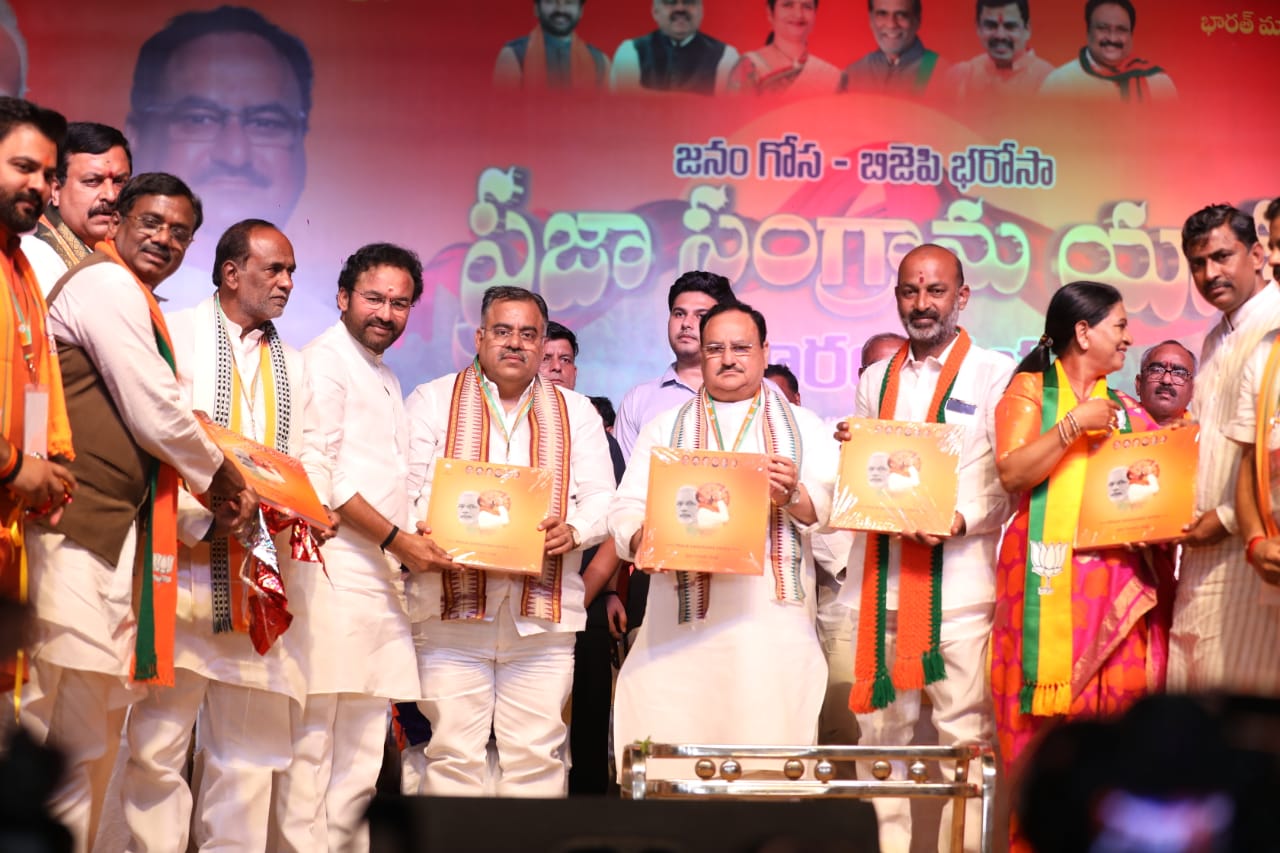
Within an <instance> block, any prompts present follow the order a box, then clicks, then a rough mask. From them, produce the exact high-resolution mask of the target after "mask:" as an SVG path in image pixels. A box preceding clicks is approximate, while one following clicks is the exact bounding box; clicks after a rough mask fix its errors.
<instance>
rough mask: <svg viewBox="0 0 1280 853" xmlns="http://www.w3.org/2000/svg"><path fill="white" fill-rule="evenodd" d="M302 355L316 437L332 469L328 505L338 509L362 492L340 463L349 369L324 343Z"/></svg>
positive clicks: (326, 462) (329, 468)
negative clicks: (313, 413)
mask: <svg viewBox="0 0 1280 853" xmlns="http://www.w3.org/2000/svg"><path fill="white" fill-rule="evenodd" d="M302 357H303V360H304V361H305V362H306V366H307V375H308V377H309V378H310V380H311V406H312V409H313V410H314V411H315V412H316V417H315V419H314V420H315V421H316V423H315V425H314V427H312V428H314V429H316V430H318V431H319V435H318V436H315V437H313V440H314V441H316V442H317V445H318V446H319V447H323V448H324V450H323V453H324V460H325V464H326V465H327V467H328V470H329V488H328V491H329V500H330V503H329V508H330V509H336V508H338V507H340V506H342V505H343V504H345V503H346V502H347V501H349V500H351V499H352V498H353V497H355V496H356V494H357V493H358V492H359V488H357V486H356V484H355V483H353V482H352V481H351V480H350V478H348V477H347V476H346V475H345V474H344V473H343V471H342V467H341V466H340V465H338V456H339V454H341V452H342V431H343V426H344V424H345V423H346V408H347V388H346V378H347V369H346V366H345V365H343V364H342V360H341V358H339V356H338V354H337V353H335V352H333V351H332V350H330V349H328V348H327V347H324V346H312V347H308V348H307V349H305V350H303V351H302ZM309 473H310V472H308V474H309Z"/></svg>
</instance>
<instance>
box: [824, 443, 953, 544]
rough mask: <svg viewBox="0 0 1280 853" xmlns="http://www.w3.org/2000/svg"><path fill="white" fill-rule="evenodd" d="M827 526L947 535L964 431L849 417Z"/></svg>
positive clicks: (949, 529)
mask: <svg viewBox="0 0 1280 853" xmlns="http://www.w3.org/2000/svg"><path fill="white" fill-rule="evenodd" d="M846 422H847V423H848V424H849V431H850V433H852V437H851V438H850V439H849V440H848V441H846V442H844V444H842V445H841V447H840V473H839V475H838V476H837V478H836V486H835V497H834V500H833V503H832V508H831V526H832V527H841V528H846V529H849V530H867V531H876V532H879V533H903V532H914V531H921V532H923V533H929V534H933V535H935V536H949V535H950V534H951V525H952V522H953V520H954V518H955V511H956V495H957V491H958V488H959V475H958V471H959V468H960V445H961V442H962V441H963V439H964V428H963V427H962V426H959V425H957V424H925V423H908V422H905V421H882V420H876V419H872V418H847V419H846Z"/></svg>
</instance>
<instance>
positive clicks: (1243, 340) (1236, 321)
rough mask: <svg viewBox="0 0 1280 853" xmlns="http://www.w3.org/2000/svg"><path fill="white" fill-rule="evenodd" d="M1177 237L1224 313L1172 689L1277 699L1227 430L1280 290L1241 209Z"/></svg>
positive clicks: (1209, 351)
mask: <svg viewBox="0 0 1280 853" xmlns="http://www.w3.org/2000/svg"><path fill="white" fill-rule="evenodd" d="M1182 234H1183V240H1182V242H1183V252H1184V254H1186V256H1187V262H1188V264H1189V266H1190V267H1191V276H1192V279H1193V280H1194V281H1195V285H1196V289H1197V290H1198V291H1199V292H1200V294H1201V295H1202V296H1203V297H1204V298H1205V299H1206V301H1208V302H1210V303H1211V304H1212V305H1213V306H1214V307H1215V308H1218V310H1220V311H1222V312H1223V315H1222V319H1221V320H1219V321H1218V323H1217V324H1216V325H1215V326H1214V327H1213V329H1211V330H1210V331H1209V334H1208V335H1206V336H1205V341H1204V349H1203V350H1202V352H1201V356H1200V373H1199V375H1198V376H1197V377H1196V393H1195V397H1194V398H1193V399H1192V401H1191V410H1190V411H1191V415H1192V417H1193V419H1195V420H1196V421H1198V422H1199V424H1200V463H1199V467H1198V468H1197V473H1196V515H1197V518H1196V521H1195V522H1194V523H1193V524H1192V525H1191V526H1190V528H1189V530H1188V533H1187V538H1186V539H1185V540H1184V545H1186V547H1184V548H1183V551H1182V564H1181V567H1180V569H1179V575H1178V591H1177V595H1176V597H1175V599H1174V608H1173V628H1172V630H1171V631H1170V635H1169V683H1168V686H1169V690H1170V691H1193V692H1200V691H1206V690H1225V691H1234V692H1240V693H1263V694H1269V695H1275V686H1276V677H1277V676H1276V665H1275V662H1276V656H1275V650H1274V646H1272V647H1270V648H1261V647H1259V646H1258V645H1257V642H1258V638H1259V634H1260V632H1261V633H1262V634H1263V635H1264V636H1265V634H1266V629H1265V626H1266V625H1267V623H1268V621H1269V620H1272V619H1274V616H1271V615H1269V611H1267V610H1262V609H1260V608H1259V603H1258V592H1259V589H1260V582H1259V579H1258V577H1257V574H1256V573H1255V571H1254V570H1253V568H1252V567H1251V566H1249V564H1248V563H1247V561H1246V560H1245V553H1244V546H1245V543H1244V541H1242V540H1241V538H1240V526H1239V523H1238V520H1237V519H1236V513H1235V491H1236V480H1237V475H1238V472H1239V465H1240V457H1241V451H1242V445H1241V444H1240V443H1239V441H1233V440H1232V437H1233V436H1234V435H1235V433H1233V432H1231V429H1230V428H1231V425H1232V423H1233V422H1234V421H1236V419H1237V407H1238V405H1239V400H1240V394H1241V390H1242V381H1243V374H1244V370H1245V366H1246V364H1247V363H1248V361H1249V359H1250V358H1251V357H1253V356H1254V354H1255V353H1256V352H1257V351H1258V350H1259V348H1260V347H1261V342H1262V340H1263V336H1264V335H1266V334H1267V333H1268V332H1270V331H1272V330H1273V329H1275V328H1277V326H1280V288H1278V287H1277V285H1276V284H1274V283H1267V282H1265V281H1264V279H1263V275H1262V271H1263V267H1264V264H1265V261H1266V257H1265V254H1264V252H1263V249H1262V245H1261V244H1260V243H1259V242H1258V238H1257V231H1256V229H1255V227H1254V223H1253V219H1252V217H1250V216H1248V215H1247V214H1245V213H1244V212H1242V211H1239V210H1236V209H1234V208H1231V207H1227V206H1225V205H1215V206H1213V207H1207V208H1205V209H1203V210H1201V211H1199V212H1197V213H1195V214H1194V215H1192V216H1191V218H1190V219H1188V220H1187V222H1186V224H1185V225H1184V226H1183V230H1182Z"/></svg>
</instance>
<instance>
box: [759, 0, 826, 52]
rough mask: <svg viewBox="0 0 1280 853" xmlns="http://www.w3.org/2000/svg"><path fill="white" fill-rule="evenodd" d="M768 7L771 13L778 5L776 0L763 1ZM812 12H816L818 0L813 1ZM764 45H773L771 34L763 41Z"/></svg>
mask: <svg viewBox="0 0 1280 853" xmlns="http://www.w3.org/2000/svg"><path fill="white" fill-rule="evenodd" d="M764 2H765V3H767V4H768V5H769V11H770V12H772V11H773V8H774V6H776V5H777V4H778V0H764ZM813 11H815V12H816V11H818V0H813ZM764 43H765V44H773V33H772V32H770V33H769V37H768V38H767V39H765V40H764Z"/></svg>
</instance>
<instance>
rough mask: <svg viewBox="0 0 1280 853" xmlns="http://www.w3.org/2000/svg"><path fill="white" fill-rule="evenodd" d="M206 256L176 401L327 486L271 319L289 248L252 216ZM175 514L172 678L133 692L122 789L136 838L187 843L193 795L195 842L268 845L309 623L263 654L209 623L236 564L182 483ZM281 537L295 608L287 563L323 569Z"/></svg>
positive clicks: (288, 358)
mask: <svg viewBox="0 0 1280 853" xmlns="http://www.w3.org/2000/svg"><path fill="white" fill-rule="evenodd" d="M215 258H216V260H215V268H216V269H217V270H218V274H219V277H220V280H221V284H220V285H219V287H218V290H217V291H216V293H215V294H214V295H212V296H210V297H209V298H208V299H206V300H205V301H204V302H202V303H200V304H199V305H198V306H196V307H194V308H189V309H187V310H185V311H179V312H177V313H175V314H172V315H169V316H168V317H167V322H168V324H169V332H170V334H171V335H172V337H173V342H174V355H175V357H176V360H177V365H178V379H179V382H180V383H181V386H182V392H183V402H184V404H185V405H186V406H187V407H188V408H190V409H195V410H199V411H203V412H206V413H208V414H209V415H210V416H211V417H213V418H215V420H218V421H219V422H222V421H223V420H226V421H227V422H228V425H230V424H236V425H238V426H239V429H240V432H241V433H242V434H244V435H247V436H248V437H249V438H252V439H254V440H255V441H259V442H262V443H265V444H268V445H269V446H272V447H275V448H277V449H281V450H284V451H286V452H288V453H289V455H291V456H294V457H298V458H301V459H302V460H303V461H304V464H306V465H307V466H308V467H309V468H310V469H311V470H312V471H313V472H314V473H313V475H312V478H313V480H314V481H315V482H317V483H319V484H320V485H321V487H322V491H324V494H325V496H326V497H327V476H326V472H325V466H324V447H323V437H322V436H320V435H319V434H318V432H317V431H316V430H315V429H311V430H308V429H307V424H308V418H307V415H308V414H309V412H308V408H309V407H310V405H311V390H310V385H309V383H308V382H307V378H306V371H305V369H304V367H303V363H302V355H301V353H299V352H298V351H297V350H295V349H294V348H293V347H290V346H288V345H287V344H285V343H284V342H282V341H280V340H279V337H278V336H277V335H276V332H275V327H274V325H273V324H272V323H271V321H272V320H274V319H275V318H277V317H279V316H280V314H281V313H282V312H283V311H284V306H285V303H286V302H287V300H288V298H289V294H290V292H291V291H292V289H293V278H292V274H293V269H294V260H293V247H292V245H290V243H289V240H288V239H287V238H286V237H285V236H284V234H282V233H280V232H279V231H278V230H276V228H274V227H273V226H271V225H268V224H266V223H264V222H261V221H259V220H250V221H248V222H244V223H238V224H237V225H234V226H232V227H231V229H229V230H228V231H227V233H226V234H224V235H223V236H222V238H221V240H219V243H218V249H217V252H216V253H215ZM232 370H234V371H235V372H236V379H237V380H238V381H235V382H233V381H232V378H231V375H230V371H232ZM223 371H226V374H225V375H223ZM220 379H221V380H224V381H220ZM236 392H239V393H238V394H237V393H236ZM268 406H270V407H272V409H273V410H272V411H270V412H268ZM268 433H270V434H268ZM323 499H325V498H322V500H323ZM178 523H179V527H178V535H179V538H180V539H181V541H182V546H183V547H182V548H180V549H179V551H178V588H179V592H178V624H177V633H176V649H175V654H174V667H175V681H176V683H175V686H174V687H172V688H169V689H166V690H157V691H152V692H151V693H150V694H148V696H147V697H146V698H145V699H143V700H142V701H140V702H138V703H137V704H135V705H134V706H133V709H132V710H131V711H130V714H129V722H128V726H127V729H126V731H127V737H128V741H129V761H128V763H127V764H126V766H125V770H124V776H123V779H122V783H121V799H122V800H123V802H124V811H125V819H126V822H127V824H128V826H129V831H130V833H131V835H132V836H133V843H132V845H131V847H132V848H136V849H142V850H149V851H162V850H171V851H175V853H181V851H185V850H186V848H187V837H188V827H189V826H191V815H192V799H193V796H194V799H195V801H196V821H195V826H194V833H195V839H194V841H195V843H196V846H197V847H199V848H200V849H240V850H265V849H266V846H267V829H268V824H269V820H268V817H269V810H270V806H271V783H272V773H273V772H274V771H280V770H284V769H285V768H286V767H288V765H289V761H290V758H291V757H292V748H291V747H292V742H293V738H292V732H291V729H290V706H291V705H300V704H301V703H302V701H303V699H304V697H305V696H306V683H305V681H304V680H303V673H302V667H301V662H302V657H303V654H304V653H305V648H304V647H303V646H304V643H303V642H301V639H302V635H304V634H305V633H306V631H307V626H306V624H305V621H300V620H298V619H296V618H295V620H294V622H293V624H292V625H291V626H290V627H289V629H288V630H287V631H286V632H285V633H284V636H283V637H282V638H280V639H278V640H276V641H275V642H274V643H273V644H272V646H271V648H270V649H269V650H268V651H267V653H266V654H261V655H260V654H258V652H257V651H255V650H254V647H253V643H252V641H251V640H250V637H249V636H248V634H247V633H244V632H243V629H241V630H234V631H233V630H231V625H230V624H227V625H225V626H224V627H223V628H222V630H221V631H218V630H217V629H215V622H216V621H218V620H216V619H215V616H216V615H217V614H218V613H219V612H221V613H222V614H223V617H224V619H225V620H226V621H227V622H229V621H230V617H231V612H232V611H231V607H232V606H233V604H232V601H231V599H232V598H233V597H235V596H237V595H239V596H243V595H245V593H246V590H244V589H243V588H241V587H240V586H239V585H238V584H234V578H235V577H236V576H238V575H239V573H240V568H241V567H240V565H239V564H238V563H236V564H234V565H233V564H232V560H231V559H230V558H229V557H226V556H221V555H225V554H226V553H227V548H226V546H225V545H219V548H218V551H219V555H220V558H219V560H218V563H219V566H218V568H219V569H220V572H219V578H220V581H219V582H218V583H217V584H215V581H214V579H213V577H212V571H211V566H212V563H213V560H211V553H212V547H213V541H212V540H214V539H215V538H216V537H219V536H221V537H222V538H225V537H226V533H225V531H224V530H223V529H222V527H223V526H222V525H221V524H218V519H217V518H216V517H215V514H214V513H213V512H212V511H211V510H210V509H208V508H206V507H205V506H204V505H203V504H201V503H200V502H199V501H197V500H196V499H195V498H194V497H192V495H191V493H190V492H187V491H183V492H181V493H180V494H179V516H178ZM276 546H277V553H278V555H279V566H280V569H281V572H282V574H283V576H284V581H285V590H286V595H287V596H288V597H289V598H290V605H291V607H290V611H291V612H305V602H301V601H299V600H298V597H297V596H293V595H291V594H290V592H291V588H292V583H291V581H292V580H293V576H294V574H295V573H302V572H319V571H321V569H320V567H319V565H317V564H308V563H299V564H296V565H295V564H294V562H293V561H292V560H291V559H289V553H290V550H289V532H288V531H282V532H281V533H280V534H278V535H277V537H276ZM223 596H226V597H223ZM215 601H217V602H219V603H217V604H215ZM299 605H301V607H300V606H299ZM246 607H247V605H246ZM197 714H198V715H199V723H200V725H199V741H200V747H201V749H202V751H203V754H204V760H203V766H202V772H201V773H200V774H199V782H200V785H199V788H198V790H197V791H194V792H193V791H192V790H190V789H189V787H188V785H187V781H186V779H185V778H184V775H183V770H184V767H185V765H186V760H187V751H188V749H189V747H190V741H191V729H192V726H193V725H194V724H195V723H196V719H197Z"/></svg>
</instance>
